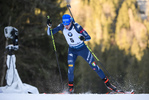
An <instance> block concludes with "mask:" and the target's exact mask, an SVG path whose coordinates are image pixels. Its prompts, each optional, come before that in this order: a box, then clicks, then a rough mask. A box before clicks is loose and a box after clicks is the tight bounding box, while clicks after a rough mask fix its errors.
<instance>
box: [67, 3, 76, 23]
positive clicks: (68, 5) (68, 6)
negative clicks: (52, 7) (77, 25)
mask: <svg viewBox="0 0 149 100" xmlns="http://www.w3.org/2000/svg"><path fill="white" fill-rule="evenodd" d="M67 8H68V10H69V12H70V14H71V17H72V18H73V15H72V13H71V10H70V8H71V6H70V4H67ZM73 20H74V18H73ZM74 22H75V20H74Z"/></svg>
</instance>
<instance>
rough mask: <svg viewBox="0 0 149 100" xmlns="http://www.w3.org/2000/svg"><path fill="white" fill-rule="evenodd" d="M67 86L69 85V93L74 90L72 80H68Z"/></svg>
mask: <svg viewBox="0 0 149 100" xmlns="http://www.w3.org/2000/svg"><path fill="white" fill-rule="evenodd" d="M68 86H69V88H68V92H69V93H70V94H72V93H73V92H74V88H73V82H69V83H68Z"/></svg>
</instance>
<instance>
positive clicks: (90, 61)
mask: <svg viewBox="0 0 149 100" xmlns="http://www.w3.org/2000/svg"><path fill="white" fill-rule="evenodd" d="M80 56H82V57H83V58H84V59H85V60H86V61H87V63H88V64H89V65H90V67H91V68H92V69H93V70H94V71H96V73H97V74H98V76H99V77H100V78H101V79H102V80H103V81H104V83H105V85H106V86H107V88H108V89H110V90H113V91H115V92H117V89H116V87H115V86H113V85H112V84H110V82H109V79H108V78H107V77H106V76H105V74H104V72H103V71H102V70H101V69H100V68H99V67H98V65H96V63H95V60H94V58H93V55H92V54H91V52H90V51H89V50H88V49H87V48H86V49H84V50H83V52H80Z"/></svg>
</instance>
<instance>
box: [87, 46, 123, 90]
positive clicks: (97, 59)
mask: <svg viewBox="0 0 149 100" xmlns="http://www.w3.org/2000/svg"><path fill="white" fill-rule="evenodd" d="M85 45H86V47H87V48H88V49H89V51H90V52H91V53H92V55H93V56H94V57H95V58H96V60H97V61H98V62H99V63H100V65H101V67H103V68H104V70H105V71H106V72H107V74H108V75H109V76H110V77H111V78H112V80H113V81H114V82H116V84H117V86H118V87H120V85H119V83H118V82H117V81H115V79H114V78H113V77H112V76H111V75H110V73H109V72H108V71H107V69H106V68H105V67H104V66H103V64H102V63H101V61H100V60H99V59H98V58H97V56H96V55H95V54H94V53H93V51H92V50H91V49H90V48H89V46H88V45H87V44H85ZM120 88H121V87H120Z"/></svg>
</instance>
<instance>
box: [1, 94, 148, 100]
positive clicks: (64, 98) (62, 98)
mask: <svg viewBox="0 0 149 100" xmlns="http://www.w3.org/2000/svg"><path fill="white" fill-rule="evenodd" d="M0 100H149V94H3V93H1V94H0Z"/></svg>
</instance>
